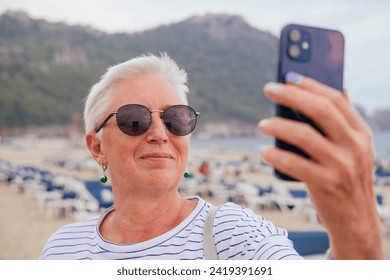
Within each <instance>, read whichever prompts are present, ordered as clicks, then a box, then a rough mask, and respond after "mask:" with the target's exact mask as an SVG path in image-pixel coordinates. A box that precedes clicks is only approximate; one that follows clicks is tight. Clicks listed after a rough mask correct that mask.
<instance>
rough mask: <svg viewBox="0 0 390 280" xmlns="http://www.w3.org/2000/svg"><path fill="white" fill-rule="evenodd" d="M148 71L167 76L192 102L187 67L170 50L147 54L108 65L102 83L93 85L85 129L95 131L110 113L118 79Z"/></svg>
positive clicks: (88, 102)
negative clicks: (106, 114)
mask: <svg viewBox="0 0 390 280" xmlns="http://www.w3.org/2000/svg"><path fill="white" fill-rule="evenodd" d="M145 74H151V75H156V76H158V77H161V78H163V79H165V80H166V81H167V82H168V83H170V84H171V85H172V86H173V88H175V89H176V93H177V94H178V95H179V97H180V98H181V99H182V101H183V102H184V104H188V100H187V94H188V87H187V73H186V72H185V70H184V69H180V68H179V66H178V65H177V63H176V62H175V61H174V60H173V59H171V58H170V57H169V56H168V55H167V54H166V53H162V54H160V56H156V55H153V54H150V55H143V56H140V57H136V58H133V59H130V60H128V61H125V62H123V63H120V64H117V65H115V66H112V67H110V68H108V70H107V72H106V73H105V74H104V75H103V76H102V77H101V78H100V80H99V82H98V83H96V84H95V85H94V86H93V87H92V88H91V90H90V92H89V94H88V96H87V97H86V99H85V108H84V124H85V132H86V133H89V132H92V131H93V130H95V129H96V126H97V125H98V124H97V122H98V121H99V120H101V119H103V118H104V117H105V116H103V114H105V113H106V110H107V108H108V106H109V105H110V102H111V97H112V96H111V94H110V89H111V88H112V87H113V86H114V85H115V84H116V83H117V82H119V81H122V80H126V79H128V78H131V77H135V76H139V75H145Z"/></svg>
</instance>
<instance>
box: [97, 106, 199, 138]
mask: <svg viewBox="0 0 390 280" xmlns="http://www.w3.org/2000/svg"><path fill="white" fill-rule="evenodd" d="M154 112H157V113H160V116H161V119H163V121H164V125H165V127H166V128H167V129H168V131H169V132H170V133H172V134H173V135H176V136H185V135H188V134H190V133H191V132H192V131H193V130H194V129H195V126H196V120H197V117H198V115H199V112H196V111H195V110H194V109H192V108H191V107H189V106H187V105H173V106H171V107H168V108H167V109H166V110H164V111H162V110H151V111H150V110H149V109H148V108H146V107H145V106H143V105H140V104H127V105H123V106H122V107H120V108H119V109H118V111H116V112H112V113H111V114H109V115H108V116H107V118H105V119H104V121H103V122H102V123H101V124H100V125H99V126H98V128H97V129H96V131H95V132H96V133H97V132H99V131H100V130H101V129H102V128H103V126H105V124H106V123H107V122H108V121H109V120H110V119H111V118H112V116H114V115H116V123H117V124H118V127H119V129H120V130H121V131H122V132H123V133H124V134H126V135H129V136H139V135H141V134H144V133H145V132H146V131H147V130H148V129H149V127H150V124H151V122H152V113H154Z"/></svg>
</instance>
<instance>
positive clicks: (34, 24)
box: [0, 11, 278, 128]
mask: <svg viewBox="0 0 390 280" xmlns="http://www.w3.org/2000/svg"><path fill="white" fill-rule="evenodd" d="M277 41H278V40H277V38H276V37H275V36H273V35H272V34H270V33H268V32H263V31H260V30H257V29H255V28H253V27H251V26H250V25H249V24H248V23H247V22H246V21H245V20H244V19H243V18H242V17H240V16H235V15H226V14H206V15H203V16H194V17H191V18H189V19H187V20H184V21H182V22H178V23H175V24H170V25H164V26H160V27H158V28H155V29H151V30H147V31H144V32H137V33H114V34H110V33H105V32H102V31H99V30H95V29H92V28H90V27H84V26H70V25H67V24H65V23H61V22H48V21H46V20H42V19H33V18H31V17H30V16H29V15H28V14H26V13H24V12H19V11H9V12H6V13H4V14H2V15H1V16H0V84H1V87H0V128H16V127H27V126H31V125H34V126H37V125H38V126H39V125H50V124H69V123H72V122H80V123H81V121H80V119H81V112H82V107H83V99H84V98H85V96H86V94H87V93H88V91H89V89H90V87H91V86H92V85H93V84H94V83H95V82H96V81H97V80H98V79H99V77H100V76H101V75H102V74H103V73H104V72H105V70H106V68H107V67H108V66H110V65H113V64H116V63H119V62H122V61H125V60H127V59H129V58H131V57H135V56H138V55H140V54H147V53H160V52H167V53H168V54H169V55H170V56H171V57H172V58H173V59H175V60H176V61H177V62H178V63H179V64H180V65H181V66H182V67H184V68H185V69H186V71H187V72H188V73H189V88H190V95H189V101H190V104H191V105H192V106H193V107H194V108H196V110H198V111H200V112H201V117H200V120H199V121H200V123H201V124H202V123H207V122H230V121H232V122H235V123H237V122H238V123H241V124H243V123H247V124H254V123H256V122H258V120H259V119H260V118H262V117H265V116H268V115H270V114H271V112H272V105H271V104H270V103H269V102H268V101H266V100H265V98H264V97H263V94H262V86H263V84H264V83H265V82H266V81H269V80H273V79H274V75H275V71H276V55H277V50H276V49H277ZM80 126H81V125H80Z"/></svg>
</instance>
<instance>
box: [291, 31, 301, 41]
mask: <svg viewBox="0 0 390 280" xmlns="http://www.w3.org/2000/svg"><path fill="white" fill-rule="evenodd" d="M288 37H289V38H290V40H291V41H292V42H294V43H296V42H298V41H299V40H300V39H301V32H300V31H299V30H298V29H293V30H291V31H290V33H289V34H288Z"/></svg>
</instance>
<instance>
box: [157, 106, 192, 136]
mask: <svg viewBox="0 0 390 280" xmlns="http://www.w3.org/2000/svg"><path fill="white" fill-rule="evenodd" d="M164 124H165V127H166V128H167V129H168V130H169V132H170V133H172V134H174V135H177V136H185V135H187V134H190V133H191V132H192V131H193V130H194V129H195V126H196V113H195V111H194V109H192V108H191V107H189V106H186V105H175V106H172V107H169V108H168V109H167V110H166V111H165V112H164Z"/></svg>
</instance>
